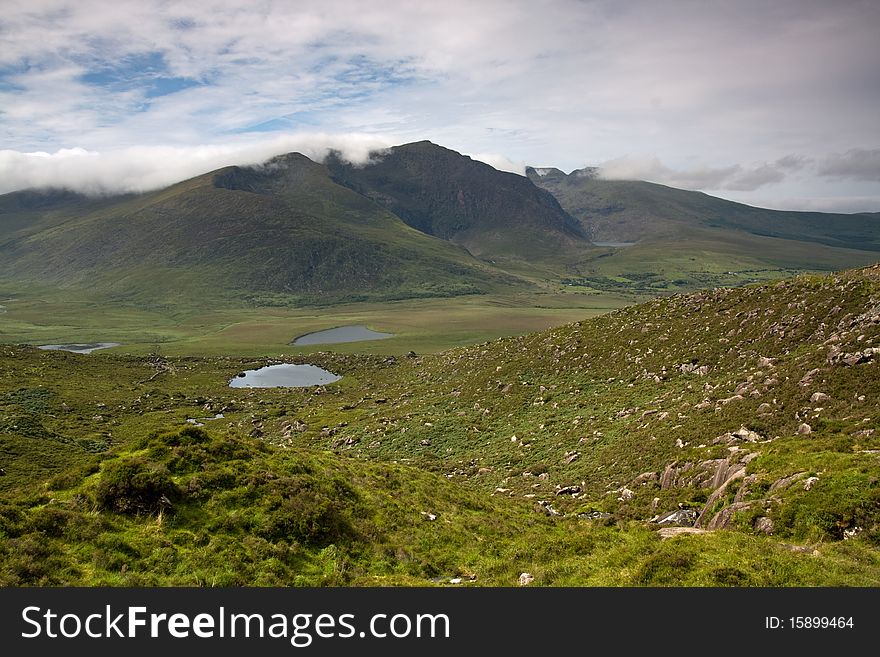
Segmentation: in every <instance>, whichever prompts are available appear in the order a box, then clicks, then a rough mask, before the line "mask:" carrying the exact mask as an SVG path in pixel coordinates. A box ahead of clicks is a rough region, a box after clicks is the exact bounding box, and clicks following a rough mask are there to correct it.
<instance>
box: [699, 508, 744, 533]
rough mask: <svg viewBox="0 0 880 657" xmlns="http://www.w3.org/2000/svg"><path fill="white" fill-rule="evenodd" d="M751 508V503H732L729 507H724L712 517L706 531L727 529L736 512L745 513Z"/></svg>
mask: <svg viewBox="0 0 880 657" xmlns="http://www.w3.org/2000/svg"><path fill="white" fill-rule="evenodd" d="M751 506H752V503H751V502H734V503H733V504H731V505H730V506H726V507H724V508H723V509H721V511H719V512H718V513H716V514H715V515H714V516H713V517H712V519H711V520H710V521H709V524H707V525H706V529H727V527H728V526H729V525H730V521H731V520H733V516H734V515H735V514H736V513H737V511H745V510H746V509H748V508H749V507H751Z"/></svg>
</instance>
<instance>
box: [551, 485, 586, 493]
mask: <svg viewBox="0 0 880 657" xmlns="http://www.w3.org/2000/svg"><path fill="white" fill-rule="evenodd" d="M580 492H581V487H580V486H563V487H561V488H560V489H559V490H557V491H556V494H557V495H577V494H578V493H580Z"/></svg>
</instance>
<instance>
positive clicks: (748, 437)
mask: <svg viewBox="0 0 880 657" xmlns="http://www.w3.org/2000/svg"><path fill="white" fill-rule="evenodd" d="M733 435H734V436H736V437H737V438H739V439H740V440H745V441H746V442H749V443H757V442H759V441H761V440H764V437H763V436H762V435H761V434H759V433H757V432H755V431H752V430H751V429H746V428H745V427H740V428H739V429H737V430H736V431H734V432H733Z"/></svg>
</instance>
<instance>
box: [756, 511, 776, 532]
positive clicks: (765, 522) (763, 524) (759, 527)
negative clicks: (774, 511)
mask: <svg viewBox="0 0 880 657" xmlns="http://www.w3.org/2000/svg"><path fill="white" fill-rule="evenodd" d="M755 531H758V532H761V533H762V534H767V535H768V536H769V535H770V534H772V533H773V521H772V520H771V519H770V518H768V517H767V516H761V517H760V518H758V519H757V520H755Z"/></svg>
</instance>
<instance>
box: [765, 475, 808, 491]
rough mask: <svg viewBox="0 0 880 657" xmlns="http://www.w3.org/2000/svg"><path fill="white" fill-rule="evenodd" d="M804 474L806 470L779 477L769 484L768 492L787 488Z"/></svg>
mask: <svg viewBox="0 0 880 657" xmlns="http://www.w3.org/2000/svg"><path fill="white" fill-rule="evenodd" d="M806 474H807V473H806V472H796V473H794V474H793V475H789V476H787V477H780V478H779V479H777V480H776V481H774V482H773V483H772V484H770V490H769V491H768V492H770V493H772V492H773V491H775V490H781V489H783V488H788V487H789V486H791V485H792V484H793V483H794V482H796V481H797V480H798V479H801V478H802V477H804V476H806Z"/></svg>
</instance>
